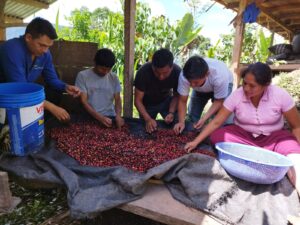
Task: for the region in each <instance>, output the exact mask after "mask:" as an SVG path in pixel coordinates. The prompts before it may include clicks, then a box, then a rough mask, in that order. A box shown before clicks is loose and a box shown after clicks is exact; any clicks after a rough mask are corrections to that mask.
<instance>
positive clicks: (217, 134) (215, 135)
mask: <svg viewBox="0 0 300 225" xmlns="http://www.w3.org/2000/svg"><path fill="white" fill-rule="evenodd" d="M209 138H210V142H211V144H213V145H215V144H216V143H218V142H223V141H224V140H225V137H224V129H218V130H215V131H214V132H212V134H211V135H210V137H209Z"/></svg>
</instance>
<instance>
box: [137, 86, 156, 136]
mask: <svg viewBox="0 0 300 225" xmlns="http://www.w3.org/2000/svg"><path fill="white" fill-rule="evenodd" d="M143 98H144V92H142V91H140V90H139V89H137V88H135V89H134V105H135V107H136V108H137V110H138V111H139V113H140V114H141V116H142V117H143V118H144V120H145V122H146V131H147V132H149V133H152V132H153V131H155V130H156V129H157V123H156V121H155V120H154V119H152V118H151V116H150V115H149V114H148V112H147V110H146V108H145V106H144V104H143Z"/></svg>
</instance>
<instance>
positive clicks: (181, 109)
mask: <svg viewBox="0 0 300 225" xmlns="http://www.w3.org/2000/svg"><path fill="white" fill-rule="evenodd" d="M188 97H189V96H183V95H179V97H178V106H177V112H178V123H177V124H175V126H174V131H175V134H177V135H178V134H180V133H181V132H182V131H183V130H184V127H185V116H186V104H187V100H188Z"/></svg>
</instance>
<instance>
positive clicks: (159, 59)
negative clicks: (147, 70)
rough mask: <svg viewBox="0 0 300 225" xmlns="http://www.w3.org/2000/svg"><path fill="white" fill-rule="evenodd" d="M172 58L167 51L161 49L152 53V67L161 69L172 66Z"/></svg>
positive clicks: (170, 53)
mask: <svg viewBox="0 0 300 225" xmlns="http://www.w3.org/2000/svg"><path fill="white" fill-rule="evenodd" d="M173 61H174V56H173V54H172V52H170V50H169V49H166V48H161V49H159V50H157V51H156V52H154V54H153V57H152V65H153V66H154V67H156V68H163V67H165V66H170V67H172V66H173Z"/></svg>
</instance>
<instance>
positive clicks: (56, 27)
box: [55, 9, 59, 32]
mask: <svg viewBox="0 0 300 225" xmlns="http://www.w3.org/2000/svg"><path fill="white" fill-rule="evenodd" d="M55 30H56V31H57V32H58V31H59V9H58V10H57V13H56V18H55Z"/></svg>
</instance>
